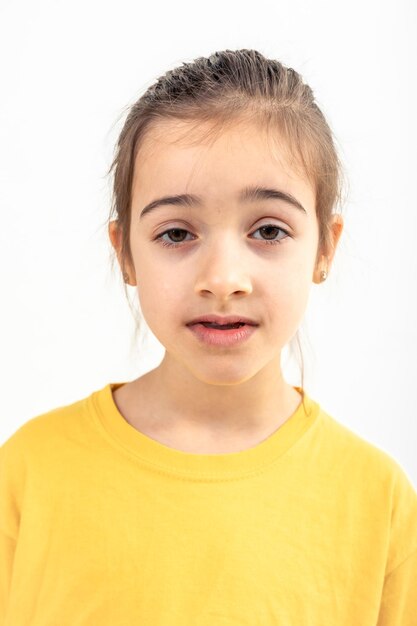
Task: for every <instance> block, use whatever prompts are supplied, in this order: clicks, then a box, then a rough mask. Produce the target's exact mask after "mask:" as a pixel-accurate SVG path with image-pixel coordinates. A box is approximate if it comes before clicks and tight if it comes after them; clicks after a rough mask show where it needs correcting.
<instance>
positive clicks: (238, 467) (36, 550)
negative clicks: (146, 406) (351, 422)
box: [0, 383, 417, 626]
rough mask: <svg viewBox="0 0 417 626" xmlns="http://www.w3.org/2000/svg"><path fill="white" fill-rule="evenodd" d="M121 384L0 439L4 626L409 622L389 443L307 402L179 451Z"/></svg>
mask: <svg viewBox="0 0 417 626" xmlns="http://www.w3.org/2000/svg"><path fill="white" fill-rule="evenodd" d="M121 384H123V383H110V384H108V385H106V386H105V387H104V388H102V389H100V390H98V391H95V392H94V393H92V394H91V395H90V396H89V397H87V398H85V399H83V400H80V401H78V402H75V403H74V404H71V405H68V406H64V407H59V408H56V409H54V410H52V411H49V412H48V413H44V414H42V415H39V416H37V417H34V418H32V419H31V420H29V421H28V422H26V423H25V424H24V425H23V426H21V427H20V428H19V429H18V430H17V431H16V432H15V433H14V434H13V435H12V436H11V437H10V438H9V439H8V440H7V441H6V442H5V443H4V444H3V445H2V446H1V448H0V625H1V626H87V625H88V626H133V625H135V626H136V625H139V624H140V625H141V626H142V625H143V626H238V625H239V626H243V625H248V626H272V625H274V626H276V625H279V626H416V625H417V494H416V491H415V489H414V487H413V486H412V484H411V482H410V480H409V479H408V478H407V476H406V474H405V472H404V471H403V470H402V469H401V467H400V466H399V464H398V463H397V462H396V461H394V460H393V459H392V458H391V457H390V456H389V455H388V454H387V453H385V452H383V451H382V450H380V449H379V448H377V447H375V446H373V445H372V444H370V443H368V442H366V441H365V440H363V439H362V438H360V437H359V436H358V435H356V434H355V433H353V432H352V431H350V430H349V429H348V428H346V427H345V426H343V425H342V424H340V423H339V422H337V421H336V420H335V419H334V418H333V417H331V416H330V415H328V414H327V413H326V412H325V411H323V409H322V408H321V407H320V406H319V404H317V402H315V401H313V400H312V399H311V398H310V397H309V396H307V395H306V396H305V407H306V411H305V410H304V408H303V405H302V404H300V406H299V407H298V409H297V410H296V411H295V413H294V414H293V415H292V416H291V417H290V418H289V419H288V420H287V421H286V422H285V423H284V424H283V425H282V426H281V427H280V428H278V429H277V430H276V431H275V432H274V433H273V434H272V435H271V436H269V437H268V438H267V439H265V440H264V441H262V442H261V443H259V444H257V445H256V446H254V447H252V448H248V449H245V450H243V451H240V452H233V453H226V454H194V453H189V452H183V451H180V450H176V449H174V448H170V447H168V446H165V445H163V444H162V443H160V442H158V441H156V440H154V439H152V438H150V437H148V436H146V435H144V434H143V433H140V432H139V431H137V430H136V429H135V428H133V426H131V425H130V424H129V423H128V422H127V421H126V420H125V419H124V418H123V416H122V415H121V414H120V412H119V411H118V409H117V406H116V404H115V402H114V399H113V396H112V389H115V388H116V387H118V386H120V385H121ZM297 389H298V388H297Z"/></svg>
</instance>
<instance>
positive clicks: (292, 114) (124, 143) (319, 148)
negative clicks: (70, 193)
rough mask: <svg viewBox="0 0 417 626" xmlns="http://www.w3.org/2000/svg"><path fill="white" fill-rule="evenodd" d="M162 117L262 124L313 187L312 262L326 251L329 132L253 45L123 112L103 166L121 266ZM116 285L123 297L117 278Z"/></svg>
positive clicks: (331, 178)
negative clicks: (144, 153)
mask: <svg viewBox="0 0 417 626" xmlns="http://www.w3.org/2000/svg"><path fill="white" fill-rule="evenodd" d="M170 120H172V121H174V122H175V121H177V122H180V121H182V122H187V123H195V128H197V129H198V128H201V125H202V123H204V122H209V123H211V128H212V129H216V130H217V131H219V130H220V131H221V130H222V129H223V128H225V127H227V126H228V125H232V124H233V122H236V121H247V122H251V123H256V124H259V125H260V127H262V128H265V129H266V130H267V136H271V137H279V139H280V140H281V141H282V142H283V144H284V146H282V144H281V147H284V149H285V154H286V156H287V157H288V159H289V161H290V163H291V165H292V166H293V167H295V168H296V170H297V172H301V173H302V174H304V175H305V176H306V177H307V179H308V180H309V182H310V183H311V184H312V185H313V187H314V188H315V192H316V197H315V200H316V215H317V220H318V226H319V243H318V249H317V258H316V262H317V261H318V258H319V255H320V254H324V255H326V254H327V253H328V252H329V251H330V249H331V228H330V223H331V216H332V212H333V210H334V209H335V207H336V206H337V205H339V206H340V205H341V204H342V187H343V185H342V180H343V174H344V172H343V168H342V165H341V161H340V159H339V157H338V154H337V151H336V148H335V141H334V138H333V135H332V131H331V129H330V128H329V125H328V124H327V122H326V120H325V118H324V115H323V113H322V112H321V110H320V109H319V107H318V105H317V104H316V102H315V99H314V94H313V91H312V90H311V88H310V87H309V86H308V85H307V84H305V83H304V82H303V79H302V77H301V76H300V74H298V73H297V72H296V71H295V70H293V69H292V68H291V67H286V66H285V65H283V64H282V63H280V62H279V61H277V60H274V59H268V58H266V57H265V56H263V55H262V54H261V53H260V52H258V51H257V50H247V49H242V50H223V51H218V52H215V53H214V54H212V55H211V56H209V57H199V58H197V59H195V60H194V61H193V62H191V63H183V64H182V66H180V67H177V68H175V69H172V70H169V71H167V72H166V73H165V74H164V75H162V76H160V77H159V78H158V79H157V81H156V82H155V83H154V84H152V85H151V86H150V87H149V88H148V89H147V91H146V92H145V93H144V94H143V95H142V96H141V97H140V98H139V99H138V100H137V101H136V102H135V103H134V104H133V105H132V106H131V107H130V109H129V111H128V115H127V117H126V120H125V122H124V126H123V128H122V130H121V133H120V135H119V138H118V141H117V145H116V148H115V155H114V159H113V162H112V164H111V166H110V168H109V170H108V172H107V175H109V174H111V173H112V172H114V182H113V194H112V203H111V208H110V214H109V218H108V221H110V220H112V219H117V223H118V228H119V229H120V231H121V257H122V264H121V265H122V268H121V269H122V272H123V271H124V269H125V263H126V261H127V262H128V263H129V264H130V265H131V266H133V259H132V253H131V249H130V241H129V234H130V220H131V199H132V183H133V176H134V166H135V159H136V155H137V153H138V150H139V147H140V146H141V144H142V142H143V140H144V137H145V135H146V134H147V133H148V132H149V131H150V130H151V129H152V128H154V127H157V126H158V124H159V123H160V122H163V121H170ZM210 132H212V131H210ZM113 262H114V257H113ZM124 289H125V294H126V297H127V288H126V285H125V284H124ZM127 299H128V301H129V298H128V297H127ZM135 317H136V316H135ZM140 323H141V320H140V317H139V318H136V333H137V331H138V329H139V328H140ZM136 333H135V335H136ZM296 338H297V341H298V347H299V352H300V355H301V360H302V377H301V389H303V388H304V362H303V357H302V351H301V347H300V343H299V337H298V333H297V335H296Z"/></svg>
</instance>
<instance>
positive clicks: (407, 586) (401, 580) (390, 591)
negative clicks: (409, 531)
mask: <svg viewBox="0 0 417 626" xmlns="http://www.w3.org/2000/svg"><path fill="white" fill-rule="evenodd" d="M400 624H401V626H417V549H416V550H414V552H413V553H412V554H410V555H409V556H408V557H407V558H406V559H405V561H403V562H402V563H401V564H400V565H398V566H397V567H396V568H395V570H394V571H393V572H391V573H390V574H388V576H386V577H385V581H384V589H383V593H382V600H381V608H380V613H379V619H378V624H377V626H399V625H400Z"/></svg>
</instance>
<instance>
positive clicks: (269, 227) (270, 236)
mask: <svg viewBox="0 0 417 626" xmlns="http://www.w3.org/2000/svg"><path fill="white" fill-rule="evenodd" d="M258 230H259V231H261V232H263V233H264V234H265V235H266V239H262V240H261V241H263V242H264V243H265V244H279V243H281V241H282V240H283V239H286V238H287V237H290V236H291V235H290V234H289V233H288V231H286V230H285V229H284V228H281V227H280V226H276V225H275V224H264V225H263V226H260V227H259V228H257V229H256V230H254V231H253V232H254V233H256V232H258ZM271 231H272V233H271ZM277 231H278V232H281V233H283V236H281V238H280V239H274V237H276V236H277V235H278V232H277ZM171 233H173V235H172V234H171ZM181 233H185V234H187V233H188V234H191V233H190V231H188V230H185V229H184V228H170V229H169V230H165V231H164V232H163V233H161V234H160V235H157V236H156V237H155V239H154V241H158V243H160V244H162V245H163V246H167V247H169V248H172V247H173V248H177V247H178V246H180V245H181V244H182V243H183V241H184V239H183V238H181ZM165 235H167V236H169V237H173V238H174V239H176V238H177V237H180V241H166V240H165V239H163V237H165Z"/></svg>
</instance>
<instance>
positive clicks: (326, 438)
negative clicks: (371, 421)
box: [320, 408, 405, 482]
mask: <svg viewBox="0 0 417 626" xmlns="http://www.w3.org/2000/svg"><path fill="white" fill-rule="evenodd" d="M320 418H321V419H320V429H321V436H322V439H323V445H324V446H325V447H327V448H329V449H331V450H332V451H333V456H334V457H335V458H337V460H338V463H341V464H346V465H349V467H350V468H351V470H352V471H356V472H358V473H360V474H362V475H363V476H364V477H365V476H367V477H368V478H370V477H371V476H372V475H373V476H378V479H379V481H381V480H389V481H394V482H395V481H397V480H400V481H401V477H403V476H405V472H404V469H403V468H402V467H401V465H400V463H399V462H398V461H397V460H396V459H395V458H394V457H393V456H392V455H391V454H389V453H388V452H387V451H386V450H383V449H382V448H380V447H379V446H377V445H376V444H374V443H372V442H371V441H368V440H367V439H365V438H364V437H363V436H361V435H360V434H358V433H356V432H355V431H354V430H353V429H351V428H349V427H348V426H347V425H345V424H343V423H342V422H341V421H339V420H337V419H336V418H335V417H333V416H332V415H330V414H329V413H328V412H327V411H325V410H323V408H320Z"/></svg>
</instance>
